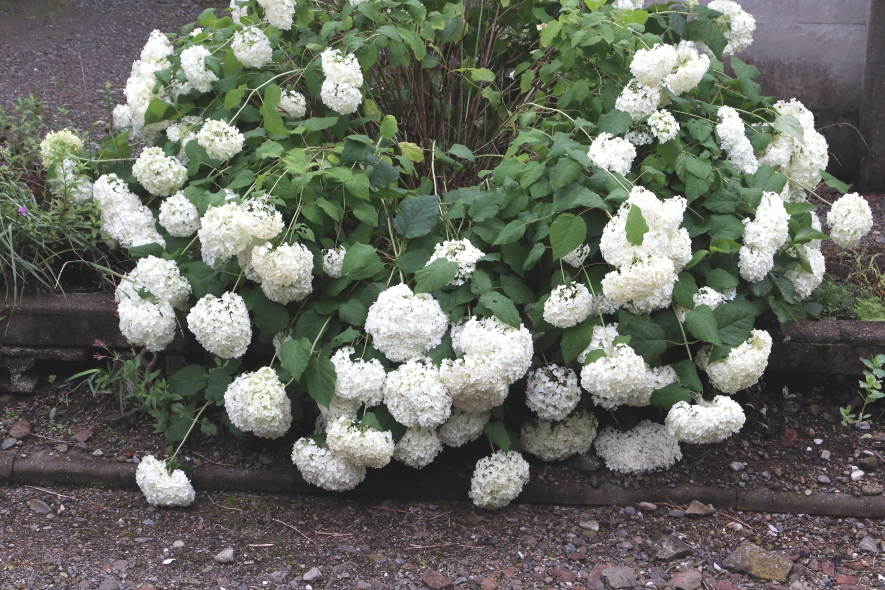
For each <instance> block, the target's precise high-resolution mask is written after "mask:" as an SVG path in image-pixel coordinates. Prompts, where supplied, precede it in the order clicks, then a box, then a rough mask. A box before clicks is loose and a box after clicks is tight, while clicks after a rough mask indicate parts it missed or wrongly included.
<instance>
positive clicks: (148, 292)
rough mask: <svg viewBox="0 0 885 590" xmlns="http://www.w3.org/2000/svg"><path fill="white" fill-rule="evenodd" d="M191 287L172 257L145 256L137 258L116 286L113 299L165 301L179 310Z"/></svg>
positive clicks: (185, 300)
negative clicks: (135, 262)
mask: <svg viewBox="0 0 885 590" xmlns="http://www.w3.org/2000/svg"><path fill="white" fill-rule="evenodd" d="M190 294H191V286H190V283H188V281H187V279H185V278H184V277H183V276H182V275H181V272H180V271H179V270H178V265H177V264H176V263H175V261H174V260H164V259H162V258H157V257H156V256H148V257H146V258H142V259H140V260H139V261H138V264H136V266H135V268H134V269H133V270H132V271H131V272H130V273H128V274H127V275H125V276H124V277H123V279H122V280H121V281H120V284H119V286H117V292H116V295H115V299H116V301H118V302H120V301H123V300H125V299H139V300H142V301H148V302H152V303H168V304H169V305H171V306H172V307H177V308H179V309H182V308H183V307H184V305H185V303H186V302H187V298H188V297H190Z"/></svg>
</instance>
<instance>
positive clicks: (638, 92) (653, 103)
mask: <svg viewBox="0 0 885 590" xmlns="http://www.w3.org/2000/svg"><path fill="white" fill-rule="evenodd" d="M660 104H661V89H660V88H658V87H654V86H645V85H643V84H640V83H639V81H638V80H635V79H634V80H631V81H630V82H629V83H628V84H627V85H626V86H624V89H623V90H622V91H621V94H620V95H619V96H618V98H617V100H616V101H615V108H616V109H618V110H620V111H624V112H626V113H630V116H631V117H633V120H634V121H636V120H639V119H641V118H643V117H647V116H648V115H651V114H652V113H654V112H655V111H656V110H658V107H659V106H660Z"/></svg>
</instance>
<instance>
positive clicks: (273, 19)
mask: <svg viewBox="0 0 885 590" xmlns="http://www.w3.org/2000/svg"><path fill="white" fill-rule="evenodd" d="M258 4H259V6H261V8H263V9H264V19H265V20H266V21H267V22H269V23H270V24H272V25H273V26H275V27H276V28H278V29H280V30H283V31H288V30H289V29H291V28H292V21H293V20H294V18H293V17H294V15H295V0H258Z"/></svg>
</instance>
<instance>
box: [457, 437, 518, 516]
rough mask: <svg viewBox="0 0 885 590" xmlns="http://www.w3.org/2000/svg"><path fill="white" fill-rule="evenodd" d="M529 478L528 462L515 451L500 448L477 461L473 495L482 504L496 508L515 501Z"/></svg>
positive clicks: (472, 485) (473, 480)
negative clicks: (500, 449) (505, 450)
mask: <svg viewBox="0 0 885 590" xmlns="http://www.w3.org/2000/svg"><path fill="white" fill-rule="evenodd" d="M528 481H529V464H528V461H526V460H525V459H524V458H523V456H522V455H520V454H519V453H518V452H516V451H508V452H506V453H505V452H504V451H497V452H496V453H495V454H494V455H492V456H490V457H484V458H482V459H480V460H479V461H477V462H476V467H475V468H474V470H473V477H472V478H471V479H470V492H469V495H470V499H471V500H473V503H474V504H476V505H477V506H479V507H480V508H486V509H489V510H496V509H498V508H503V507H504V506H506V505H507V504H509V503H510V502H511V501H513V500H514V499H515V498H516V497H517V496H518V495H519V493H520V492H521V491H522V488H523V487H524V486H525V484H526V483H528Z"/></svg>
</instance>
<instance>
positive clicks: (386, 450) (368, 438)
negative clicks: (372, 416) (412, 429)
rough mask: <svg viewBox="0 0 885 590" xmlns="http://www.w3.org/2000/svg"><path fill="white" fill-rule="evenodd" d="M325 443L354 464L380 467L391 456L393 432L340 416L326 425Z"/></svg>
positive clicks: (385, 463)
mask: <svg viewBox="0 0 885 590" xmlns="http://www.w3.org/2000/svg"><path fill="white" fill-rule="evenodd" d="M326 444H327V445H328V446H329V450H331V451H332V452H333V453H335V454H336V455H338V456H340V457H343V458H345V459H347V460H348V461H349V462H351V463H354V464H355V465H365V466H366V467H374V468H380V467H384V466H385V465H387V464H388V463H390V459H391V457H393V451H394V444H393V433H391V432H390V431H389V430H375V429H374V428H370V427H368V426H360V425H358V424H354V423H353V421H352V420H351V419H350V418H348V417H346V416H342V417H340V418H337V419H335V420H331V421H330V422H329V424H328V425H327V426H326Z"/></svg>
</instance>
